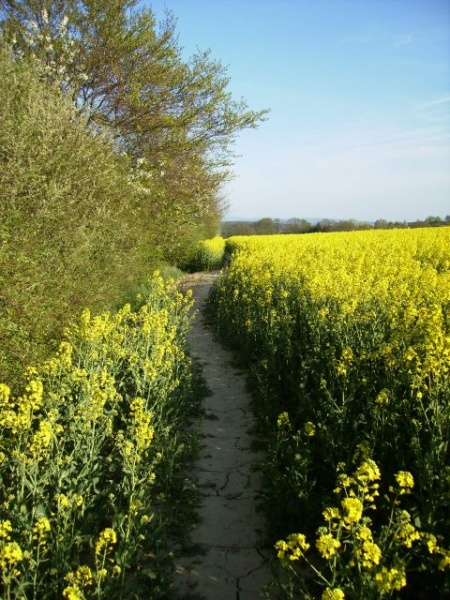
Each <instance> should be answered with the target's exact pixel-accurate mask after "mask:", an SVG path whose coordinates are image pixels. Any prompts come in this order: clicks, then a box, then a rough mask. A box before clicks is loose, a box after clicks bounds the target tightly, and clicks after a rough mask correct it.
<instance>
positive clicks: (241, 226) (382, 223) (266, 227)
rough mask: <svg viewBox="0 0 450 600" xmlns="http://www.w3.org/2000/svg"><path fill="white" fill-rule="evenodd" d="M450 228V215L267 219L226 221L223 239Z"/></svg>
mask: <svg viewBox="0 0 450 600" xmlns="http://www.w3.org/2000/svg"><path fill="white" fill-rule="evenodd" d="M443 225H450V215H447V216H446V217H445V219H442V218H441V217H433V216H429V217H427V218H426V219H424V220H423V221H421V220H417V221H387V220H385V219H377V220H376V221H375V222H373V223H371V222H368V221H357V220H356V219H342V220H336V219H321V220H320V221H318V222H317V223H315V224H313V223H310V222H309V221H307V220H306V219H298V218H292V219H285V220H283V219H271V218H269V217H265V218H263V219H259V220H258V221H253V222H251V221H224V222H223V223H222V225H221V234H222V236H223V237H225V238H226V237H231V236H232V235H273V234H277V233H318V232H331V231H362V230H366V229H407V228H415V227H441V226H443Z"/></svg>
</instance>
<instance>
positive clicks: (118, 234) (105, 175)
mask: <svg viewBox="0 0 450 600" xmlns="http://www.w3.org/2000/svg"><path fill="white" fill-rule="evenodd" d="M0 78H1V81H2V86H1V87H0V121H1V123H2V127H1V128H0V154H1V157H0V228H1V247H0V290H1V291H0V297H1V298H0V310H1V311H2V319H1V321H0V339H1V340H2V344H1V356H0V372H1V375H2V377H3V378H5V377H7V378H9V377H12V376H13V375H14V371H20V368H21V367H22V366H24V365H26V364H29V363H30V362H35V361H36V360H38V359H39V358H42V357H43V356H44V355H46V354H48V352H49V351H51V349H52V347H54V344H55V340H57V339H58V338H59V335H60V332H61V330H62V327H63V326H64V325H65V324H66V323H67V322H68V320H69V318H70V317H71V316H73V315H74V314H76V313H79V312H80V311H81V309H82V308H83V307H85V306H90V307H92V309H94V310H99V309H103V308H104V307H107V306H110V305H111V303H112V302H113V301H114V300H116V299H117V295H118V290H119V288H120V287H121V286H126V285H130V283H131V282H134V283H136V282H138V281H139V280H142V279H143V278H144V277H145V276H146V274H147V273H148V254H149V252H148V245H147V247H146V245H145V244H144V241H145V240H146V236H145V224H144V223H141V221H140V214H139V204H138V197H137V194H136V193H135V192H134V191H133V189H132V188H131V187H130V185H129V183H128V180H127V165H126V163H125V162H124V161H123V160H119V159H118V158H117V156H116V155H115V153H114V151H113V149H112V147H111V144H110V143H109V142H108V141H107V140H106V139H105V138H104V137H103V136H101V135H97V136H92V135H91V134H89V133H88V131H87V127H86V119H85V118H83V117H82V116H80V115H79V114H77V112H76V111H75V109H74V107H73V106H72V105H71V104H70V102H69V101H68V100H67V99H64V98H63V97H62V95H61V93H60V91H59V90H58V89H56V88H54V87H52V86H49V85H45V84H44V83H42V82H41V81H40V80H39V78H38V76H37V75H36V73H35V72H34V70H33V65H30V64H28V63H27V62H26V61H21V60H16V61H14V60H12V58H11V55H10V52H9V50H8V49H7V48H5V47H2V48H1V49H0Z"/></svg>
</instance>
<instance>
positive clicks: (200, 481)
mask: <svg viewBox="0 0 450 600" xmlns="http://www.w3.org/2000/svg"><path fill="white" fill-rule="evenodd" d="M216 276H217V274H201V275H195V276H193V277H192V278H189V279H188V282H187V286H188V287H189V288H190V289H192V291H193V296H194V300H195V306H194V308H195V309H196V311H197V313H196V318H195V321H194V324H193V327H192V329H191V332H190V335H189V346H190V352H191V355H192V357H193V359H194V360H196V361H198V363H199V364H200V365H201V367H202V375H203V378H204V380H205V383H206V385H207V387H208V388H209V390H210V392H211V395H210V396H209V397H207V398H206V399H205V401H204V410H205V418H204V419H203V420H202V422H201V425H200V440H199V446H200V453H199V457H198V460H197V463H196V474H195V475H196V479H197V483H196V485H197V488H198V492H199V496H200V501H201V505H200V507H199V523H198V525H196V527H195V528H194V529H193V530H192V539H191V541H192V547H193V549H194V550H193V552H192V553H191V555H190V556H187V555H186V556H181V557H179V558H178V559H177V561H176V579H175V597H176V598H177V599H180V600H181V599H186V600H257V599H258V598H266V597H267V596H266V595H265V594H264V586H265V585H266V584H268V582H269V581H270V578H271V576H270V569H269V566H268V563H267V556H268V551H267V550H266V551H264V549H263V548H262V545H263V543H264V518H263V516H262V515H261V514H260V513H258V512H257V511H256V507H257V505H258V491H259V490H260V476H259V474H258V473H257V472H255V471H254V469H253V466H254V464H255V463H256V462H257V460H258V458H260V457H259V456H258V454H257V453H256V452H255V450H254V448H253V444H252V443H253V441H254V436H253V435H252V430H253V429H254V425H255V421H254V418H253V416H252V414H251V411H250V396H249V394H248V393H247V392H246V382H245V374H243V373H241V372H239V370H238V369H237V368H236V367H235V366H234V365H233V357H232V354H231V353H230V352H229V351H227V350H226V349H225V348H223V346H222V345H221V344H220V343H219V342H217V341H216V340H215V339H214V337H213V333H212V331H211V330H210V329H208V328H207V327H206V325H205V317H204V314H203V312H204V307H205V303H206V299H207V297H208V293H209V290H210V287H211V284H212V282H213V281H214V279H215V277H216Z"/></svg>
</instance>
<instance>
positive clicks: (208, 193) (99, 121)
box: [0, 0, 264, 381]
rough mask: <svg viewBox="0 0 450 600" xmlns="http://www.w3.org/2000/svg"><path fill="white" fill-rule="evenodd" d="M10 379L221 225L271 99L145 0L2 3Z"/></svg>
mask: <svg viewBox="0 0 450 600" xmlns="http://www.w3.org/2000/svg"><path fill="white" fill-rule="evenodd" d="M0 19H1V21H0V77H1V81H2V86H1V89H0V122H1V127H0V153H1V154H0V235H1V239H0V243H1V246H0V278H1V279H0V290H1V291H0V311H1V314H2V319H1V324H0V342H1V344H0V348H1V350H0V379H5V378H6V379H8V380H9V381H12V379H14V378H17V377H18V375H19V374H20V371H21V369H22V367H23V366H24V365H27V364H30V363H32V362H36V361H39V360H40V359H42V358H43V357H45V356H48V354H49V352H52V351H54V350H55V349H56V347H57V343H58V340H59V338H60V335H61V332H62V329H63V327H64V326H65V325H67V323H68V322H69V320H70V318H72V317H73V316H75V315H78V314H79V313H80V311H81V310H82V309H83V308H84V307H86V306H89V307H90V308H91V309H92V310H94V311H97V310H103V309H105V308H111V307H113V306H114V305H115V304H120V301H121V297H123V295H126V294H127V293H128V290H129V288H130V286H134V285H136V286H138V285H140V284H142V283H143V282H144V281H145V279H146V276H147V274H148V273H149V272H151V270H152V268H154V267H155V266H157V265H158V264H161V263H163V262H169V263H172V264H177V263H178V264H183V263H186V261H188V260H189V257H190V256H191V255H192V254H193V253H194V252H195V248H196V244H197V242H198V240H200V239H202V238H204V237H210V236H211V235H213V234H214V233H215V232H216V231H217V228H218V223H219V219H220V213H221V199H220V186H221V184H222V183H223V181H225V180H226V179H227V177H228V176H229V167H230V165H231V162H232V149H231V148H232V142H233V140H234V137H235V135H236V134H237V132H238V131H240V130H241V129H243V128H245V127H255V126H256V125H257V124H258V122H259V121H260V120H261V119H262V118H263V117H264V112H259V113H258V112H254V111H251V110H249V109H248V107H247V106H246V104H245V102H244V101H239V102H236V101H234V100H233V98H232V97H231V94H230V93H229V92H228V90H227V85H228V79H227V77H226V72H225V69H224V68H223V67H222V65H221V64H220V63H219V62H217V61H214V60H212V59H211V58H210V56H209V54H208V53H199V54H198V55H196V56H193V57H192V58H191V59H189V60H185V59H183V58H182V55H181V50H180V48H179V47H178V44H177V38H176V31H175V21H174V18H173V17H172V16H171V15H167V18H166V20H165V21H164V22H163V23H157V22H156V19H155V17H154V15H153V13H152V12H151V10H149V9H139V8H138V7H137V2H136V1H135V0H127V1H126V2H122V1H118V0H108V1H106V2H105V1H103V0H102V1H101V2H100V1H99V0H86V1H84V2H75V1H73V0H61V1H58V2H54V1H50V0H21V1H19V2H17V1H12V0H11V1H8V0H2V2H1V3H0Z"/></svg>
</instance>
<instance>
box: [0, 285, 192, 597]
mask: <svg viewBox="0 0 450 600" xmlns="http://www.w3.org/2000/svg"><path fill="white" fill-rule="evenodd" d="M143 300H144V303H143V304H142V306H141V308H140V309H139V310H138V311H137V312H133V311H132V310H131V308H130V306H129V305H125V306H124V307H123V308H122V309H121V310H120V311H119V312H118V313H116V314H114V315H112V314H109V313H103V314H101V315H97V316H93V315H91V313H90V312H89V311H88V310H85V311H83V313H82V314H81V316H80V317H79V318H78V319H77V321H75V322H74V323H72V324H71V325H70V327H69V328H68V330H67V334H66V338H65V340H64V341H63V342H62V343H61V344H60V346H59V349H58V351H57V352H56V353H55V355H53V356H52V357H51V358H49V359H48V360H47V361H45V362H44V363H43V364H42V365H40V366H39V367H38V368H30V369H28V370H27V371H26V373H25V379H26V386H25V389H24V392H23V393H22V394H21V395H15V394H13V393H11V391H10V389H9V387H8V386H7V385H4V384H0V485H1V490H2V503H1V505H0V567H1V568H0V594H1V597H2V598H5V599H6V598H8V599H19V598H21V599H23V598H43V599H44V598H47V599H53V598H54V599H56V598H66V599H69V600H71V599H74V598H80V599H81V598H135V597H137V598H149V599H153V600H154V599H156V598H161V599H162V598H167V597H168V594H169V580H170V577H169V575H170V573H171V561H170V557H169V548H168V545H167V542H168V536H169V533H168V532H169V531H170V535H171V536H173V535H174V532H175V529H174V526H177V527H179V524H178V523H176V522H175V521H174V517H175V518H176V517H179V516H180V515H181V513H178V514H177V513H176V512H175V511H173V510H172V509H173V504H174V493H176V494H177V498H176V499H177V504H178V505H180V504H183V502H180V497H182V498H183V500H185V497H186V494H185V493H184V494H183V492H182V483H181V479H182V478H181V467H182V466H183V465H184V464H185V460H186V458H187V454H188V452H190V451H191V448H192V445H193V439H192V434H189V433H187V425H188V422H189V420H190V418H191V417H192V415H193V410H196V399H195V397H194V396H193V393H194V386H193V384H194V383H195V381H194V376H193V373H192V370H191V363H190V359H189V357H188V355H187V352H186V332H187V329H188V326H189V317H188V311H189V309H190V305H191V301H190V300H189V298H188V297H185V296H182V295H181V294H180V293H179V292H178V291H177V289H176V286H175V285H174V284H173V283H164V282H163V280H162V279H161V278H160V277H155V278H154V279H152V280H151V281H149V282H148V295H147V297H146V298H145V299H143ZM181 516H183V515H181Z"/></svg>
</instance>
